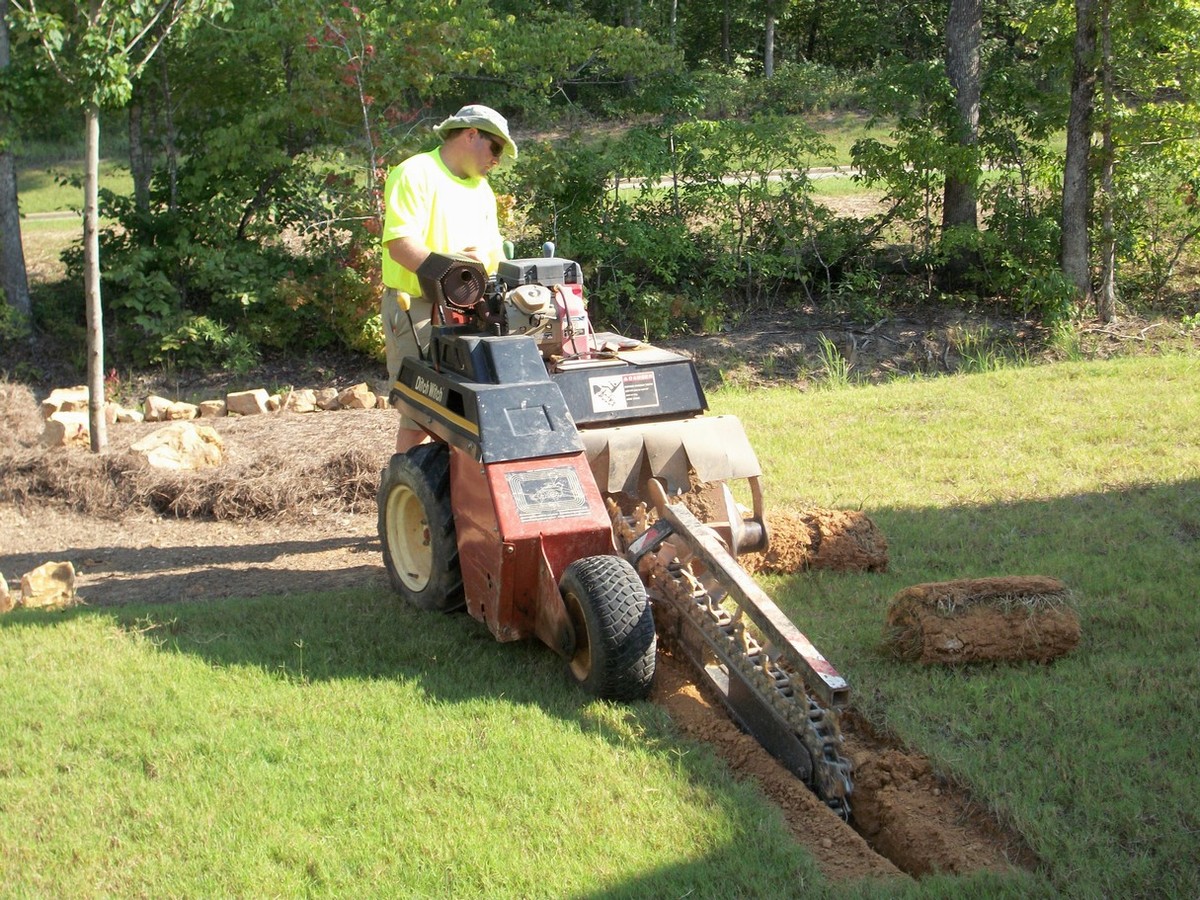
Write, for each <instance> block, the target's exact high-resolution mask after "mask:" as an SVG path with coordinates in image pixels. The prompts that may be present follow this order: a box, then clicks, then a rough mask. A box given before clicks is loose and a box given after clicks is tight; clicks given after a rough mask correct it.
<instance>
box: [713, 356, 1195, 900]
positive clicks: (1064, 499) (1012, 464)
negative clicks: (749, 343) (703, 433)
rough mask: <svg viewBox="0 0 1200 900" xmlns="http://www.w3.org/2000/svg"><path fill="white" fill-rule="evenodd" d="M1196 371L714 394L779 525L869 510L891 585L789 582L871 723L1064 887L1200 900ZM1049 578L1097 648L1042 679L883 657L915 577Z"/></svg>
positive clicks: (822, 577)
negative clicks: (812, 512)
mask: <svg viewBox="0 0 1200 900" xmlns="http://www.w3.org/2000/svg"><path fill="white" fill-rule="evenodd" d="M1197 396H1200V359H1198V358H1196V357H1195V356H1192V357H1185V356H1179V357H1171V358H1165V359H1148V358H1140V359H1126V360H1121V361H1112V362H1105V363H1072V364H1064V365H1059V366H1046V367H1038V368H1023V369H1004V370H1001V371H998V372H992V373H989V374H982V375H973V376H967V377H958V378H953V379H949V378H948V379H941V380H936V381H926V382H908V383H904V382H896V383H893V384H890V385H888V386H886V387H883V388H874V387H862V388H851V389H849V390H842V391H838V392H833V393H830V392H816V393H811V394H800V393H797V392H793V391H785V390H773V391H758V392H755V393H754V394H753V395H750V394H737V393H728V394H722V395H720V398H719V399H720V402H719V403H718V404H715V406H716V407H717V408H718V409H719V410H720V411H722V412H736V413H737V414H738V415H739V416H741V417H742V419H743V421H744V422H745V423H746V427H747V430H748V432H749V433H750V434H751V435H752V436H753V440H754V443H755V446H756V449H757V450H758V452H759V455H760V459H761V461H762V462H763V465H764V468H765V469H766V471H767V473H768V474H769V476H770V479H771V481H770V489H769V496H770V497H771V498H772V502H773V505H775V506H777V507H779V508H789V507H791V508H795V507H797V506H802V505H805V504H808V505H814V504H815V505H819V506H829V507H855V508H863V509H864V510H866V511H867V512H868V513H869V514H870V515H871V516H872V518H873V519H874V520H875V522H876V523H877V524H878V525H879V527H880V528H881V530H882V531H883V533H884V534H885V535H886V536H887V538H888V541H889V546H890V559H891V566H890V571H889V572H888V573H886V574H882V575H870V576H846V575H833V574H828V573H814V574H807V575H800V576H795V577H790V578H776V579H772V580H771V581H770V582H769V589H770V591H771V592H772V593H773V594H774V596H775V597H776V599H777V601H778V602H779V603H780V605H781V606H782V607H783V608H784V609H785V610H786V611H787V612H788V613H789V615H790V616H791V617H792V618H793V619H794V620H795V621H796V622H797V623H798V624H799V626H800V627H801V629H802V630H804V631H806V633H808V634H809V636H810V637H812V638H813V639H814V641H815V642H816V643H817V645H818V646H819V647H821V648H822V650H823V652H824V653H825V654H826V655H827V656H828V657H829V658H830V659H832V660H834V661H836V663H837V665H838V666H839V669H840V670H841V671H842V673H843V674H844V675H846V676H848V678H849V679H850V682H851V684H852V685H854V686H855V687H856V688H857V704H858V705H859V707H860V708H861V709H862V710H863V711H864V712H865V713H866V714H867V716H868V717H869V718H870V719H872V720H873V721H874V722H875V723H876V724H878V725H881V726H884V727H887V728H890V729H891V730H892V731H894V732H895V733H896V734H897V735H898V736H899V737H900V738H902V739H903V740H904V741H905V742H907V743H909V744H911V745H912V746H915V747H917V748H919V749H920V750H922V751H923V752H925V753H926V754H928V755H929V756H930V757H931V758H932V759H933V760H934V763H935V765H936V766H937V767H938V768H939V770H940V771H942V772H943V773H945V774H946V775H948V776H950V777H952V778H955V779H957V780H959V781H961V782H962V783H964V784H966V785H967V786H968V787H969V788H970V789H971V790H972V792H973V793H974V794H975V796H976V797H977V798H978V799H979V800H980V802H982V803H984V804H986V805H987V806H988V807H989V808H991V809H993V810H994V811H996V813H997V814H998V815H999V816H1000V817H1001V818H1002V819H1003V820H1005V821H1007V822H1009V823H1011V824H1013V825H1014V826H1015V827H1016V828H1017V829H1018V830H1019V831H1020V832H1021V833H1022V834H1023V835H1024V836H1025V837H1026V839H1027V840H1028V841H1029V842H1030V844H1031V845H1032V847H1033V849H1034V850H1035V851H1036V853H1037V854H1038V855H1039V856H1040V858H1041V859H1042V860H1043V861H1044V864H1045V868H1046V873H1045V874H1046V878H1047V880H1048V881H1049V883H1050V885H1051V887H1052V889H1053V890H1054V891H1055V892H1056V893H1061V894H1063V895H1068V896H1077V897H1102V896H1111V897H1116V896H1130V897H1131V896H1164V897H1166V896H1196V895H1197V893H1198V892H1200V870H1198V869H1197V866H1196V860H1197V851H1198V848H1200V839H1198V837H1197V833H1198V832H1197V828H1198V826H1200V819H1198V816H1197V813H1196V809H1197V808H1200V779H1198V778H1197V773H1200V718H1198V717H1197V716H1196V713H1195V710H1196V709H1197V708H1198V707H1200V654H1198V653H1197V650H1196V636H1197V634H1200V606H1198V605H1197V603H1196V586H1197V580H1196V579H1197V574H1196V573H1197V572H1200V408H1198V407H1197V405H1196V397H1197ZM1020 574H1044V575H1053V576H1056V577H1059V578H1061V579H1063V580H1064V581H1065V582H1066V583H1067V585H1068V586H1069V587H1070V588H1071V589H1072V591H1073V592H1074V595H1075V603H1076V605H1077V609H1078V612H1079V615H1080V619H1081V624H1082V630H1083V641H1082V644H1081V646H1080V647H1079V648H1078V649H1077V650H1076V651H1075V652H1074V653H1073V654H1071V655H1070V656H1068V657H1066V658H1064V659H1062V660H1059V661H1058V662H1056V663H1054V664H1053V665H1050V666H1036V665H1011V666H1000V665H996V666H979V667H975V668H970V669H965V670H961V671H954V670H946V669H941V668H933V669H922V668H918V667H916V666H913V665H909V664H904V663H901V662H899V661H896V660H894V659H893V658H892V657H891V656H890V655H889V654H888V653H887V652H886V651H885V650H884V649H883V648H882V646H881V644H882V637H883V628H882V625H883V620H884V613H885V609H886V605H887V602H888V600H889V599H890V598H891V596H893V595H894V594H895V592H896V591H898V590H899V589H900V588H902V587H904V586H907V585H910V584H914V583H918V582H924V581H940V580H947V579H954V578H965V577H983V576H992V575H1020Z"/></svg>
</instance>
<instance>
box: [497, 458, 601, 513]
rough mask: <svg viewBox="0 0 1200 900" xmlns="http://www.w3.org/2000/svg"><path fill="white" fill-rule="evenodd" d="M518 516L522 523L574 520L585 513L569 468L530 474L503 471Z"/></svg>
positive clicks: (580, 490) (578, 486)
mask: <svg viewBox="0 0 1200 900" xmlns="http://www.w3.org/2000/svg"><path fill="white" fill-rule="evenodd" d="M504 477H505V479H506V480H507V481H508V489H509V491H511V492H512V496H513V503H514V505H515V506H516V510H517V516H518V518H520V520H521V521H522V522H545V521H547V520H548V519H576V518H579V517H581V516H586V515H587V514H588V504H587V497H586V496H584V493H583V484H582V483H581V482H580V481H579V474H578V473H577V472H576V471H575V470H574V469H572V468H571V467H570V466H555V467H554V468H551V469H538V470H536V471H532V472H506V473H505V475H504Z"/></svg>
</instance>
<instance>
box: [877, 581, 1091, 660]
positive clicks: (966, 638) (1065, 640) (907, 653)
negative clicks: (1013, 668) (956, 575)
mask: <svg viewBox="0 0 1200 900" xmlns="http://www.w3.org/2000/svg"><path fill="white" fill-rule="evenodd" d="M885 637H886V638H887V642H888V643H889V644H890V646H891V647H893V648H894V650H895V651H896V653H897V654H898V655H899V656H902V657H904V658H906V659H914V660H917V661H919V662H922V663H926V664H934V663H942V664H945V663H950V664H955V663H970V662H986V661H1003V660H1030V661H1033V662H1041V663H1047V662H1050V661H1051V660H1054V659H1057V658H1058V657H1060V656H1063V655H1065V654H1067V653H1070V652H1071V651H1072V650H1074V649H1075V647H1076V646H1078V644H1079V638H1080V629H1079V617H1078V616H1077V615H1076V614H1075V612H1074V610H1072V609H1071V608H1070V591H1069V590H1068V589H1067V586H1066V585H1065V584H1063V583H1062V582H1061V581H1059V580H1058V579H1057V578H1049V577H1046V576H1041V575H1034V576H1013V577H1006V578H974V579H962V580H958V581H943V582H934V583H930V584H917V585H913V586H912V587H908V588H905V589H904V590H902V591H900V592H899V593H898V594H896V596H895V597H893V598H892V601H891V603H889V604H888V614H887V628H886V632H885Z"/></svg>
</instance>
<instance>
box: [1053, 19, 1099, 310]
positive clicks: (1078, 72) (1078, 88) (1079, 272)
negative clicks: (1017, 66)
mask: <svg viewBox="0 0 1200 900" xmlns="http://www.w3.org/2000/svg"><path fill="white" fill-rule="evenodd" d="M1096 26H1097V5H1096V0H1075V51H1074V67H1073V69H1072V73H1071V111H1070V113H1069V115H1068V116H1067V155H1066V162H1065V164H1064V168H1063V190H1062V242H1061V245H1060V246H1061V262H1062V270H1063V274H1064V275H1066V276H1067V279H1068V280H1069V281H1070V283H1071V284H1072V285H1073V286H1074V288H1075V291H1076V294H1077V297H1078V298H1080V299H1083V300H1086V301H1087V302H1089V303H1090V302H1091V300H1092V296H1093V295H1092V269H1091V259H1090V255H1089V252H1088V246H1089V242H1088V224H1089V213H1090V209H1091V202H1090V199H1091V190H1090V188H1091V180H1090V179H1089V177H1088V161H1089V158H1090V156H1091V144H1092V116H1093V112H1094V105H1095V97H1096Z"/></svg>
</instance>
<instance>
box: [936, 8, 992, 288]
mask: <svg viewBox="0 0 1200 900" xmlns="http://www.w3.org/2000/svg"><path fill="white" fill-rule="evenodd" d="M982 32H983V2H982V0H950V12H949V15H948V16H947V18H946V75H947V76H948V77H949V79H950V86H951V88H952V89H953V90H954V106H955V111H956V112H957V114H958V122H957V128H956V129H955V130H956V132H957V133H956V134H954V135H952V138H953V139H954V140H955V142H956V143H957V144H958V146H959V147H961V148H962V149H963V152H962V153H961V154H959V155H958V157H957V158H956V160H955V162H954V163H952V164H951V165H950V166H948V167H947V170H946V184H945V188H944V192H943V195H942V230H943V232H945V231H947V230H949V229H951V228H965V229H969V230H970V231H978V229H979V203H978V198H977V196H976V192H975V188H976V185H977V183H978V180H979V161H978V158H977V157H976V155H975V148H976V145H977V144H978V143H979V46H980V41H981V35H982ZM974 256H975V254H974V252H973V251H972V250H971V249H970V248H969V247H965V246H963V245H962V244H961V243H956V244H955V246H953V247H952V248H951V254H950V257H949V259H948V260H947V262H946V266H945V270H944V273H943V274H944V276H945V279H946V281H947V282H948V283H949V284H950V285H951V286H953V285H957V284H959V283H960V282H961V281H962V279H963V278H964V277H965V275H966V274H967V272H968V271H969V270H970V269H971V268H972V267H973V265H974Z"/></svg>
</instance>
